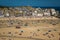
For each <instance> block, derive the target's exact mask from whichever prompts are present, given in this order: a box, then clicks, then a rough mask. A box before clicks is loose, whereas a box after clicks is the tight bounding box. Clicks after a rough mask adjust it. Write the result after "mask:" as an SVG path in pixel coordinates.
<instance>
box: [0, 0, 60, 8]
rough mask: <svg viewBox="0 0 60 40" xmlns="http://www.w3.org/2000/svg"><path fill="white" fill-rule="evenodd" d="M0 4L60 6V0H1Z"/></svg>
mask: <svg viewBox="0 0 60 40" xmlns="http://www.w3.org/2000/svg"><path fill="white" fill-rule="evenodd" d="M0 6H40V7H60V0H0Z"/></svg>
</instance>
